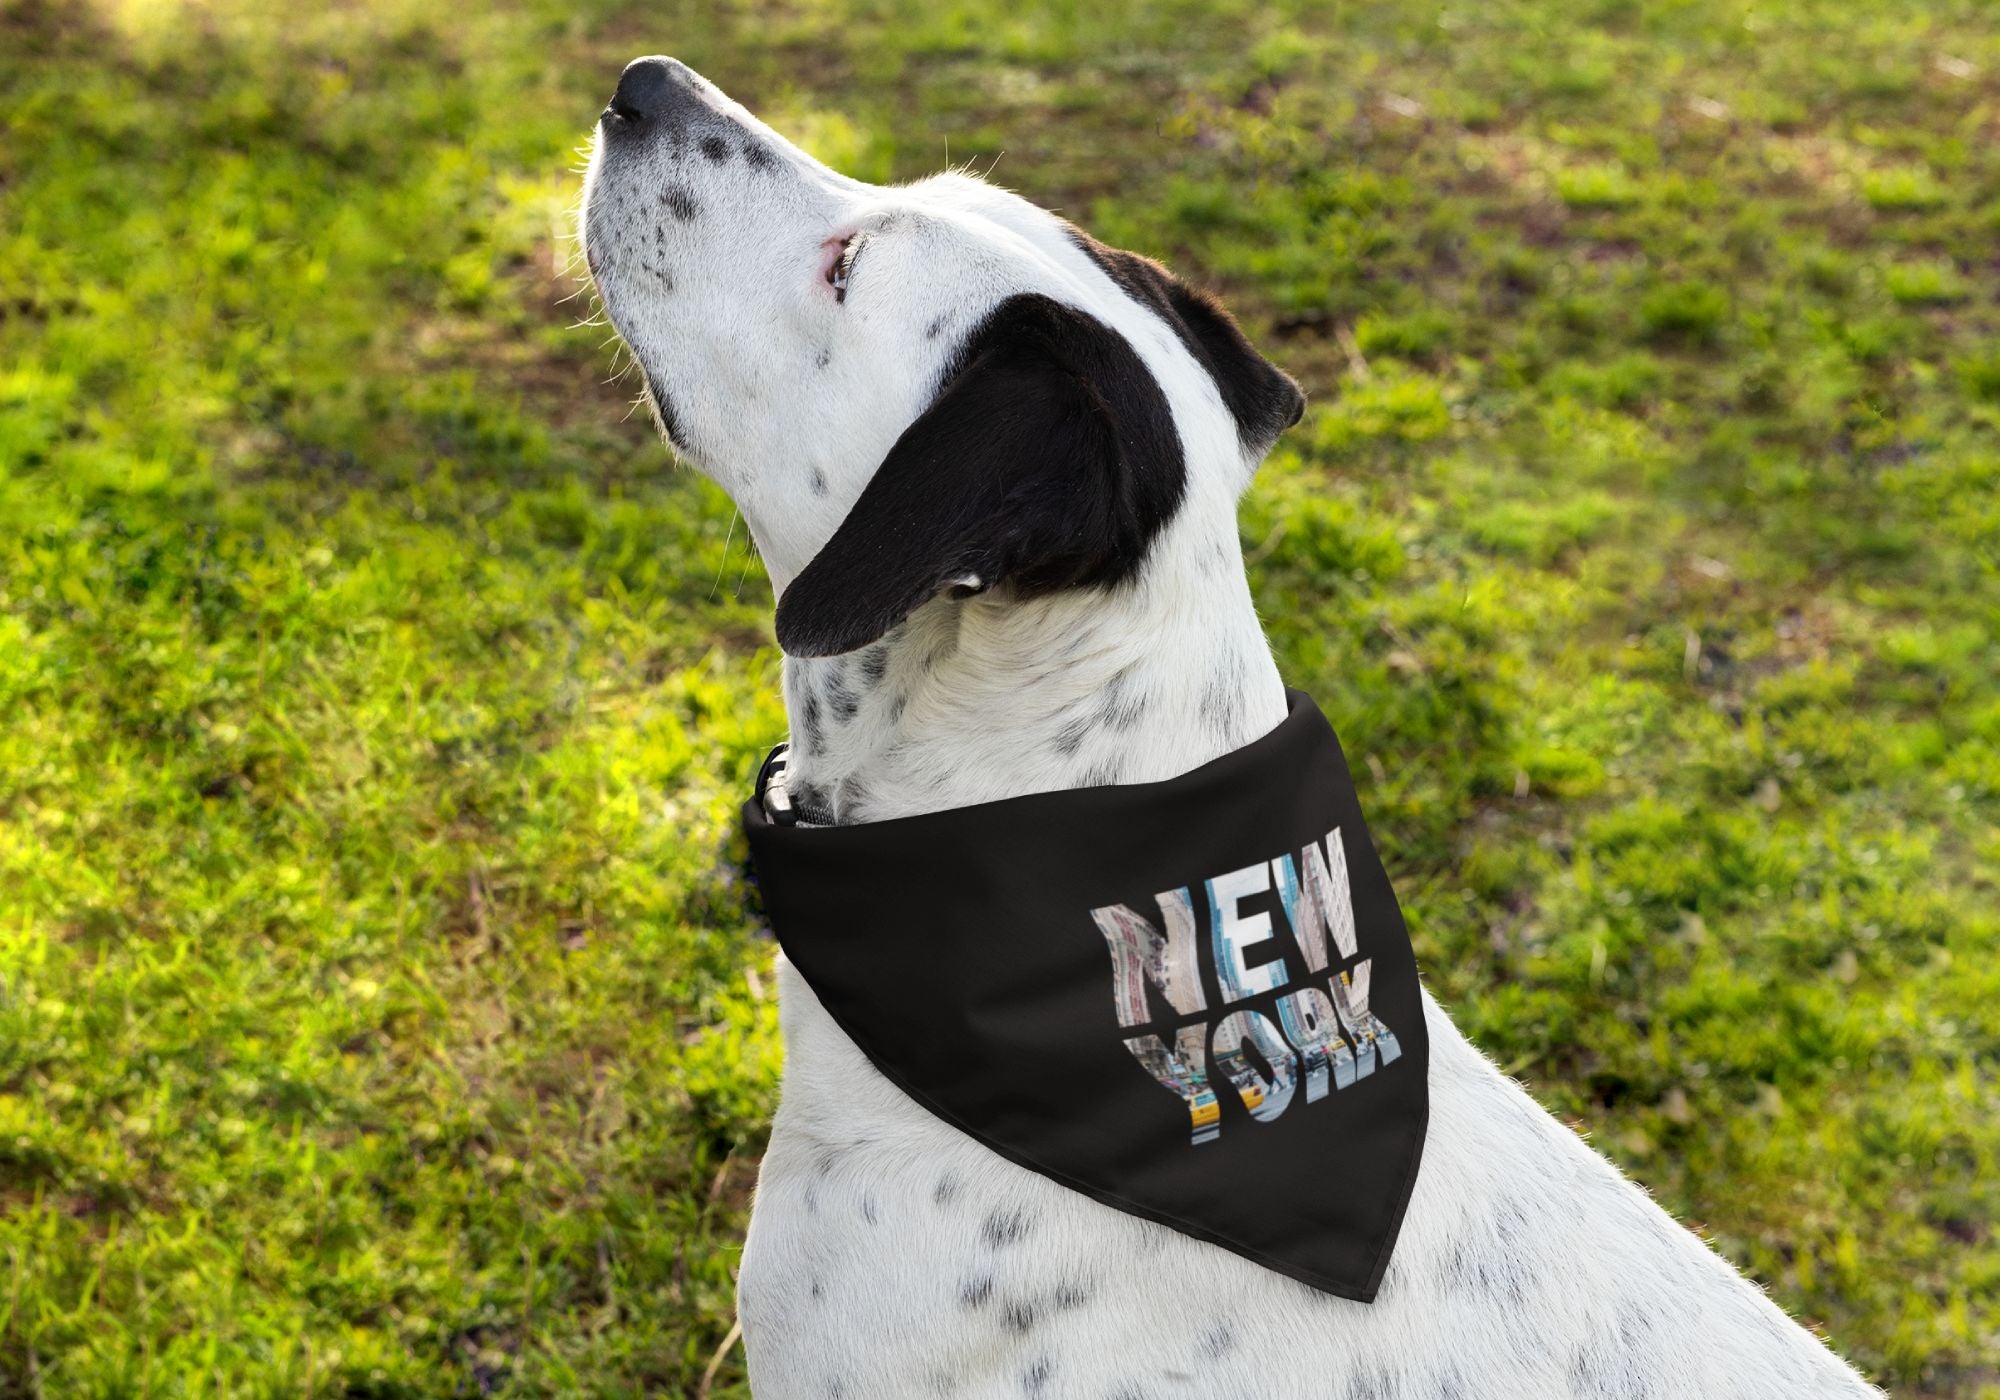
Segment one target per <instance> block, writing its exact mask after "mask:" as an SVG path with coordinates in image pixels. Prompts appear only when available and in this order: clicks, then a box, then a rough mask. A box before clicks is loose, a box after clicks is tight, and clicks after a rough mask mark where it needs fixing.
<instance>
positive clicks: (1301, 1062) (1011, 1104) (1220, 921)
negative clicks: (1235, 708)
mask: <svg viewBox="0 0 2000 1400" xmlns="http://www.w3.org/2000/svg"><path fill="white" fill-rule="evenodd" d="M1288 699H1289V702H1290V713H1289V714H1288V715H1287V716H1286V718H1285V720H1284V722H1283V723H1281V724H1280V725H1279V726H1278V727H1277V728H1276V729H1274V730H1272V731H1271V732H1270V733H1269V734H1267V735H1265V736H1264V737H1263V738H1261V739H1259V740H1257V741H1256V742H1255V743H1252V744H1249V745H1247V746H1246V747H1244V748H1241V749H1238V750H1236V751H1235V752H1233V753H1229V754H1225V755H1224V756H1222V757H1221V758H1218V759H1216V760H1215V761H1214V762H1213V763H1208V764H1205V765H1203V766H1202V767H1200V768H1197V769H1195V770H1194V771H1193V772H1191V773H1186V774H1183V775H1182V776H1180V777H1178V778H1173V779H1170V780H1168V781H1166V782H1162V783H1140V784H1133V785H1128V786H1117V787H1091V788H1077V789H1074V790H1071V791H1067V792H1050V793H1038V794H1033V795H1030V796H1026V797H1015V798H1010V799H1007V800H1005V801H1001V802H991V803H986V804H984V805H981V806H977V807H963V808H958V809H956V810H952V811H944V812H934V813H930V814H927V815H924V816H916V817H904V818H899V819H896V820H892V821H881V822H870V823H866V824H863V825H859V826H835V827H801V826H795V825H787V824H783V823H784V820H785V818H786V816H787V815H788V814H787V811H786V808H785V806H784V804H783V801H782V793H781V787H782V784H781V783H774V782H772V781H771V779H772V778H773V775H774V774H777V773H781V772H782V764H783V749H782V747H781V748H780V749H779V750H778V751H777V752H776V753H774V754H773V755H772V757H771V762H769V763H767V764H766V765H765V774H764V777H763V778H761V779H760V780H759V783H758V795H757V797H756V798H753V799H752V800H751V801H750V802H748V803H746V804H744V808H743V823H744V827H745V829H746V831H747V832H748V834H749V838H750V849H751V854H752V857H753V859H754V861H755V863H756V869H757V876H758V880H759V883H760V884H761V886H762V888H763V896H764V906H765V910H766V912H767V913H768V915H769V916H770V920H771V925H772V928H773V929H774V930H775V931H776V933H777V936H778V941H779V943H780V944H782V945H783V947H784V950H785V956H786V957H787V958H789V959H790V960H791V962H792V965H793V966H794V967H796V968H797V969H798V970H799V973H800V974H801V975H802V976H803V977H804V978H805V979H806V981H807V982H808V983H809V984H810V985H811V986H812V989H813V991H814V992H815V993H816V994H817V995H818V996H819V999H820V1002H821V1004H822V1005H824V1006H825V1007H826V1009H827V1012H828V1013H829V1014H830V1015H831V1016H832V1017H833V1018H834V1020H835V1021H837V1022H838V1023H839V1024H840V1027H841V1029H842V1030H844V1031H846V1032H847V1034H848V1036H849V1037H851V1038H852V1039H853V1041H854V1043H855V1044H856V1045H858V1046H860V1047H861V1049H862V1051H863V1053H865V1054H866V1055H867V1056H868V1058H869V1059H870V1060H871V1061H873V1062H874V1064H875V1066H876V1068H878V1069H880V1070H881V1071H882V1073H883V1074H885V1075H887V1076H888V1077H889V1078H890V1079H891V1080H892V1081H894V1083H895V1084H896V1085H897V1086H898V1087H900V1088H901V1089H902V1090H903V1091H904V1092H905V1093H907V1094H909V1095H910V1097H912V1098H914V1099H915V1100H916V1101H917V1102H918V1103H920V1104H922V1105H923V1106H924V1107H925V1108H927V1109H929V1110H930V1111H931V1112H932V1113H935V1114H936V1115H937V1116H938V1117H940V1118H942V1119H944V1120H945V1121H946V1122H947V1123H950V1124H952V1125H953V1126H954V1127H956V1128H959V1129H960V1130H962V1131H964V1132H966V1133H969V1134H971V1135H972V1136H973V1137H975V1138H977V1139H978V1140H979V1141H981V1142H983V1143H985V1144H986V1145H987V1146H988V1147H990V1148H992V1149H993V1150H994V1151H995V1152H998V1153H999V1154H1000V1155H1001V1156H1003V1157H1006V1158H1008V1159H1009V1160H1011V1161H1014V1162H1018V1163H1020V1164H1021V1165H1022V1166H1024V1167H1028V1168H1031V1169H1032V1170H1034V1171H1037V1172H1040V1173H1041V1174H1042V1175H1044V1176H1046V1177H1049V1178H1050V1179H1052V1180H1054V1181H1058V1182H1061V1183H1062V1184H1063V1185H1065V1186H1068V1187H1070V1188H1071V1189H1073V1190H1077V1191H1081V1192H1083V1193H1084V1194H1085V1195H1087V1196H1090V1197H1093V1198H1094V1199H1096V1200H1099V1201H1102V1202H1104V1203H1105V1204H1106V1205H1110V1206H1115V1207H1117V1208H1118V1209H1119V1210H1123V1211H1129V1212H1130V1213H1131V1214H1133V1215H1138V1216H1143V1217H1145V1218H1146V1219H1148V1220H1155V1221H1158V1222H1159V1223H1161V1224H1163V1225H1168V1226H1171V1227H1172V1228H1174V1229H1176V1230H1179V1231H1180V1232H1181V1233H1182V1234H1185V1235H1191V1236H1193V1237H1194V1238H1196V1239H1199V1240H1206V1241H1209V1242H1210V1243H1213V1244H1218V1245H1221V1246H1222V1247H1223V1248H1225V1249H1230V1250H1234V1251H1235V1252H1236V1253H1238V1254H1241V1255H1243V1256H1244V1257H1245V1258H1248V1259H1253V1260H1255V1261H1256V1262H1257V1263H1259V1264H1262V1265H1264V1266H1265V1267H1267V1268H1270V1269H1275V1270H1277V1271H1278V1272H1279V1273H1282V1274H1288V1275H1290V1276H1291V1277H1293V1278H1296V1279H1300V1280H1303V1281H1304V1282H1306V1283H1309V1284H1311V1285H1313V1286H1314V1287H1316V1288H1321V1289H1324V1290H1325V1291H1327V1292H1329V1293H1336V1294H1339V1295H1340V1296H1341V1297H1344V1298H1355V1299H1359V1300H1361V1301H1363V1302H1367V1301H1370V1300H1372V1299H1373V1298H1374V1296H1375V1290H1376V1288H1377V1287H1378V1286H1379V1285H1380V1283H1381V1280H1382V1273H1383V1270H1384V1269H1385V1268H1386V1267H1387V1265H1388V1261H1389V1250H1390V1247H1391V1246H1392V1245H1393V1244H1394V1243H1395V1240H1396V1231H1397V1229H1398V1227H1399V1226H1400V1225H1401V1224H1402V1219H1403V1208H1404V1206H1405V1205H1406V1204H1407V1203H1408V1201H1409V1198H1410V1188H1411V1186H1412V1185H1413V1184H1414V1183H1415V1181H1416V1174H1417V1163H1418V1161H1419V1159H1420V1158H1421V1157H1422V1155H1423V1142H1424V1124H1425V1119H1426V1117H1427V1115H1428V1112H1429V1098H1428V1094H1427V1092H1426V1090H1427V1087H1428V1086H1427V1079H1428V1070H1429V1058H1430V1045H1429V1040H1428V1038H1427V1037H1426V1035H1425V1033H1424V1016H1423V1006H1422V1003H1421V1001H1420V999H1419V997H1418V992H1417V967H1416V960H1415V958H1414V957H1413V956H1412V954H1411V952H1410V941H1409V935H1408V933H1407V931H1406V930H1405V929H1404V927H1403V916H1402V913H1401V911H1400V910H1398V909H1397V907H1396V897H1395V894H1394V892H1393V891H1391V890H1390V888H1389V880H1388V877H1387V876H1386V875H1385V874H1384V873H1383V870H1382V863H1381V861H1380V860H1379V859H1378V858H1377V857H1376V854H1375V847H1374V845H1373V843H1372V842H1370V840H1369V839H1368V828H1367V826H1366V824H1365V823H1364V822H1363V821H1362V820H1361V811H1360V808H1359V807H1358V806H1357V805H1356V803H1355V796H1354V784H1353V782H1352V781H1351V780H1350V778H1349V777H1348V773H1347V763H1346V760H1345V759H1344V758H1343V757H1342V756H1341V752H1340V744H1339V742H1338V741H1337V740H1336V739H1335V738H1334V734H1333V729H1332V728H1331V726H1329V725H1328V724H1327V722H1326V718H1325V717H1324V716H1323V715H1321V714H1320V712H1319V709H1318V707H1316V706H1315V705H1314V704H1313V703H1312V701H1311V700H1310V699H1308V698H1307V697H1305V696H1304V695H1301V694H1299V693H1298V692H1296V691H1292V692H1288ZM767 796H768V797H769V799H770V803H769V805H770V807H771V808H772V813H775V815H776V817H777V820H774V819H773V814H772V813H767V812H766V802H765V801H764V799H765V798H766V797H767Z"/></svg>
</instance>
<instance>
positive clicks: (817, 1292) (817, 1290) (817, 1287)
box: [812, 1279, 826, 1303]
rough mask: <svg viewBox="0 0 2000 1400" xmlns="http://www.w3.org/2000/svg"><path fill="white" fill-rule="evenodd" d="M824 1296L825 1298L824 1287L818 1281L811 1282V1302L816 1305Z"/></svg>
mask: <svg viewBox="0 0 2000 1400" xmlns="http://www.w3.org/2000/svg"><path fill="white" fill-rule="evenodd" d="M825 1296H826V1285H825V1284H823V1283H821V1282H820V1281H819V1280H818V1279H814V1280H813V1281H812V1300H813V1301H814V1302H815V1303H817V1302H818V1301H819V1300H820V1299H822V1298H824V1297H825Z"/></svg>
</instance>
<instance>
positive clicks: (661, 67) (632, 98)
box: [604, 54, 704, 126]
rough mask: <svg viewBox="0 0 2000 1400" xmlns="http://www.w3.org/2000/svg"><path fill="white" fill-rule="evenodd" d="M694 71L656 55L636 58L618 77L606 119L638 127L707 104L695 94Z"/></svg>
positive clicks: (605, 113) (605, 110)
mask: <svg viewBox="0 0 2000 1400" xmlns="http://www.w3.org/2000/svg"><path fill="white" fill-rule="evenodd" d="M697 81H699V80H698V79H697V78H696V77H695V75H694V70H693V69H691V68H689V67H688V66H687V65H686V64H685V63H682V62H681V61H680V60H679V59H674V58H664V57H661V56H660V55H658V54H654V55H652V56H650V57H647V58H635V59H633V60H632V61H631V62H630V63H628V64H626V65H625V71H624V72H623V73H621V74H619V76H618V91H617V92H615V93H613V94H612V95H611V105H610V106H609V107H606V108H605V109H604V115H605V117H606V118H607V119H610V120H614V121H618V122H624V123H626V124H628V125H631V126H638V125H640V124H642V123H644V122H649V121H655V120H657V119H659V118H660V117H664V116H671V115H673V114H675V113H677V112H685V111H687V110H688V109H690V108H696V107H701V106H703V105H704V104H703V103H702V100H701V98H700V97H698V96H697V95H696V94H695V83H696V82H697Z"/></svg>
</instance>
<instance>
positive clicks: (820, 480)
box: [806, 467, 826, 496]
mask: <svg viewBox="0 0 2000 1400" xmlns="http://www.w3.org/2000/svg"><path fill="white" fill-rule="evenodd" d="M806 484H807V485H808V486H810V487H812V493H813V494H814V495H815V496H824V495H825V494H826V473H825V472H823V471H821V470H820V469H819V468H818V467H814V468H813V470H812V477H811V479H810V480H808V481H807V483H806Z"/></svg>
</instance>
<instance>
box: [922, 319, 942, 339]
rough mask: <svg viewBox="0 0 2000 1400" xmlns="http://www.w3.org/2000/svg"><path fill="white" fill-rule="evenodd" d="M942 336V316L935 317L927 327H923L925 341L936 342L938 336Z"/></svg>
mask: <svg viewBox="0 0 2000 1400" xmlns="http://www.w3.org/2000/svg"><path fill="white" fill-rule="evenodd" d="M943 334H944V317H942V316H939V317H937V318H936V319H935V320H933V321H932V322H931V323H930V324H929V325H928V326H925V327H924V339H925V340H936V339H937V338H938V337H939V336H941V335H943Z"/></svg>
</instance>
